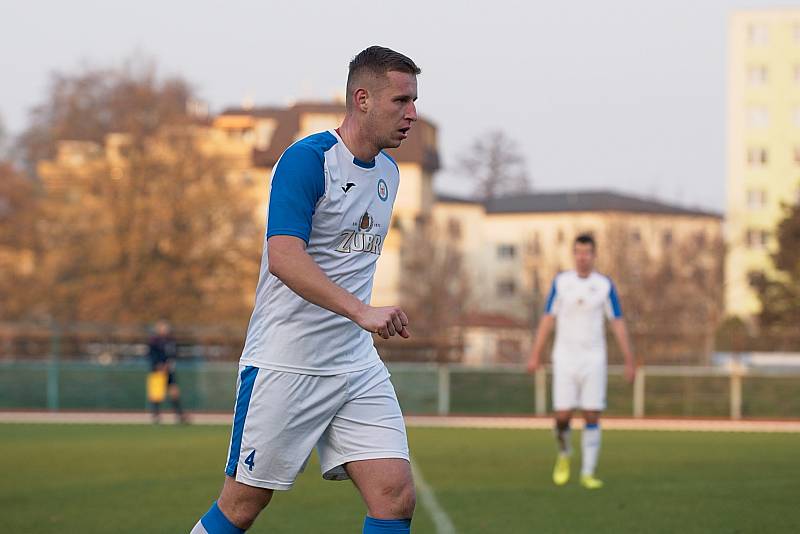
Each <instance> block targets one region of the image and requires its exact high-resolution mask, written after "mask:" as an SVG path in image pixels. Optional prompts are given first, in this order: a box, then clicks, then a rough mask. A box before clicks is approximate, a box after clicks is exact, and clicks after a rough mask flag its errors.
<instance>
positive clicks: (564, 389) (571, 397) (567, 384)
mask: <svg viewBox="0 0 800 534" xmlns="http://www.w3.org/2000/svg"><path fill="white" fill-rule="evenodd" d="M577 378H578V374H577V372H576V370H575V369H574V368H573V367H572V366H570V365H555V366H554V367H553V410H555V411H556V412H557V413H559V412H560V413H564V412H571V411H572V410H573V409H574V408H577V407H578V406H579V404H580V384H579V381H578V380H577Z"/></svg>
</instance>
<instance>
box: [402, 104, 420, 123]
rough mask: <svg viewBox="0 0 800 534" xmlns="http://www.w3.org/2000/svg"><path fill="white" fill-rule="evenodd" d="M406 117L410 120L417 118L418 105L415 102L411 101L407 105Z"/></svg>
mask: <svg viewBox="0 0 800 534" xmlns="http://www.w3.org/2000/svg"><path fill="white" fill-rule="evenodd" d="M404 118H405V119H406V120H410V121H416V120H417V106H416V104H414V102H410V103H409V104H408V106H407V107H406V114H405V117H404Z"/></svg>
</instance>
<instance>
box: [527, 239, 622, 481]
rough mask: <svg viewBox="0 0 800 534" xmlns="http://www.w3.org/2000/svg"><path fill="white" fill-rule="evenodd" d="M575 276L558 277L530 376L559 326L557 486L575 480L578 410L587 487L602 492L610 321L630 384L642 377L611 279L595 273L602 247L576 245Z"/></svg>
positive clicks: (569, 273) (555, 352)
mask: <svg viewBox="0 0 800 534" xmlns="http://www.w3.org/2000/svg"><path fill="white" fill-rule="evenodd" d="M573 254H574V258H575V270H574V271H565V272H562V273H559V274H558V275H556V277H555V279H554V280H553V285H552V287H551V289H550V293H549V295H548V297H547V303H546V305H545V315H544V316H543V317H542V319H541V321H540V322H539V328H538V330H537V332H536V340H535V341H534V344H533V350H532V352H531V356H530V359H529V361H528V370H529V371H531V372H533V371H535V370H536V369H538V368H539V366H540V365H541V363H542V358H541V354H542V349H543V348H544V345H545V343H546V342H547V338H548V336H549V335H550V332H551V331H552V330H553V326H554V325H555V327H556V340H555V344H554V346H553V409H554V410H555V413H556V416H555V419H556V428H555V435H556V441H557V443H558V458H557V459H556V465H555V468H554V470H553V482H555V483H556V484H557V485H559V486H560V485H563V484H566V483H567V481H568V480H569V476H570V472H569V471H570V463H569V462H570V456H571V453H572V446H571V441H570V420H571V418H572V412H573V410H575V409H578V408H579V409H581V410H582V411H583V417H584V422H585V424H584V429H583V434H582V436H581V437H582V440H581V441H582V457H583V465H582V467H581V484H582V485H583V486H584V487H586V488H588V489H598V488H601V487H602V486H603V483H602V481H600V480H599V479H597V478H596V477H595V476H594V473H595V468H596V466H597V458H598V455H599V454H600V436H601V435H600V413H601V412H602V411H603V410H604V409H605V407H606V367H607V357H606V336H605V318H606V317H608V319H609V320H610V324H611V331H612V332H613V333H614V336H615V337H616V339H617V343H619V346H620V349H621V350H622V354H623V356H624V357H625V378H626V379H627V380H628V382H633V378H634V374H635V371H636V367H635V363H634V357H633V352H632V350H631V345H630V341H629V340H628V333H627V329H626V327H625V321H624V319H623V318H622V308H621V306H620V302H619V296H618V295H617V290H616V288H615V287H614V283H613V282H612V281H611V279H610V278H608V277H606V276H603V275H601V274H599V273H597V272H595V271H594V263H595V259H596V256H597V254H596V244H595V241H594V238H592V236H590V235H587V234H584V235H580V236H578V237H577V238H576V239H575V243H574V245H573Z"/></svg>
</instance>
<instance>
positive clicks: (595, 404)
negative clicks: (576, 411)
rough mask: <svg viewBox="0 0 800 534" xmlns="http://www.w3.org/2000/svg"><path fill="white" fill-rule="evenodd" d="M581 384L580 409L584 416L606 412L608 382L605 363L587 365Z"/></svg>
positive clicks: (598, 362)
mask: <svg viewBox="0 0 800 534" xmlns="http://www.w3.org/2000/svg"><path fill="white" fill-rule="evenodd" d="M581 382H582V384H581V396H580V408H581V409H582V410H583V412H584V414H591V413H593V412H602V411H603V410H605V409H606V385H607V382H608V378H607V372H606V364H605V361H597V362H591V363H590V364H587V365H586V367H585V372H584V373H583V376H582V380H581Z"/></svg>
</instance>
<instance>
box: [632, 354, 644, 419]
mask: <svg viewBox="0 0 800 534" xmlns="http://www.w3.org/2000/svg"><path fill="white" fill-rule="evenodd" d="M644 380H645V371H644V366H642V365H640V366H639V367H637V368H636V375H635V376H634V379H633V416H634V417H644Z"/></svg>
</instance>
